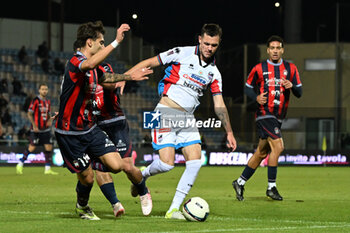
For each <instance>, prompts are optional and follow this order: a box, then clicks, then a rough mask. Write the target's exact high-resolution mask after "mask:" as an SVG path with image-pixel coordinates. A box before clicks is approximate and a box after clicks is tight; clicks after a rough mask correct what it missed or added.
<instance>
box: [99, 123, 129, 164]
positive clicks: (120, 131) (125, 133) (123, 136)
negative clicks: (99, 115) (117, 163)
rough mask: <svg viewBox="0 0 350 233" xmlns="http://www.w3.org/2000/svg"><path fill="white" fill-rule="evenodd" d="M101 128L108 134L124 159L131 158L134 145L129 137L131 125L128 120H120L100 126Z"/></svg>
mask: <svg viewBox="0 0 350 233" xmlns="http://www.w3.org/2000/svg"><path fill="white" fill-rule="evenodd" d="M99 127H100V128H101V129H102V130H103V131H105V132H106V133H107V135H108V137H109V138H110V139H111V141H112V142H113V143H114V145H115V147H116V148H117V151H118V152H119V154H120V156H121V157H122V158H125V157H130V156H131V152H132V143H131V141H130V137H129V124H128V121H127V120H125V119H124V120H119V121H115V122H112V123H108V124H103V125H99Z"/></svg>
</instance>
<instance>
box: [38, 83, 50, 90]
mask: <svg viewBox="0 0 350 233" xmlns="http://www.w3.org/2000/svg"><path fill="white" fill-rule="evenodd" d="M42 86H46V87H48V85H47V84H46V83H40V84H39V89H40V88H41V87H42Z"/></svg>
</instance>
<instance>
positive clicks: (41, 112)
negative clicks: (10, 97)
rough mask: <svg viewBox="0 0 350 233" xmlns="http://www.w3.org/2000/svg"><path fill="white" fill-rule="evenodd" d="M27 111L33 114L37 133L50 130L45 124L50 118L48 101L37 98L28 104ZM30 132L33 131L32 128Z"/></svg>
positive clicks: (49, 103)
mask: <svg viewBox="0 0 350 233" xmlns="http://www.w3.org/2000/svg"><path fill="white" fill-rule="evenodd" d="M28 111H29V112H32V113H33V118H34V123H35V124H36V125H37V126H38V128H39V131H42V132H44V131H49V130H50V127H48V126H47V122H48V121H49V120H50V117H51V116H50V112H51V102H50V100H48V99H42V98H40V97H39V96H37V97H35V98H34V99H33V100H32V102H31V103H30V105H29V108H28ZM30 130H33V126H31V128H30Z"/></svg>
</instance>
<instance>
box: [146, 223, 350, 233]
mask: <svg viewBox="0 0 350 233" xmlns="http://www.w3.org/2000/svg"><path fill="white" fill-rule="evenodd" d="M336 227H338V228H339V227H341V228H344V227H349V228H350V224H348V225H338V226H317V225H315V226H300V227H267V228H258V227H257V228H253V227H249V228H230V229H208V230H190V231H184V230H181V231H162V232H159V231H156V232H149V231H145V232H142V233H182V232H238V231H253V232H261V231H268V232H271V231H290V230H299V229H326V228H336Z"/></svg>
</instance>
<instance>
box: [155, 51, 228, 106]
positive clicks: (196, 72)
mask: <svg viewBox="0 0 350 233" xmlns="http://www.w3.org/2000/svg"><path fill="white" fill-rule="evenodd" d="M157 57H158V60H159V62H160V64H162V65H169V66H168V67H167V68H166V70H165V76H164V78H163V79H162V80H161V82H160V83H159V86H158V92H159V94H160V95H166V96H168V97H169V98H170V99H171V100H173V101H174V102H176V103H177V104H178V105H180V106H181V107H182V108H184V109H185V110H186V111H188V112H193V111H194V110H195V109H196V107H197V106H198V105H199V97H200V96H202V95H203V91H204V90H206V89H207V87H208V86H209V88H210V90H211V92H212V94H213V95H216V94H221V93H222V80H221V74H220V72H219V70H218V68H217V67H216V65H215V59H213V61H212V62H211V63H208V64H206V63H205V62H204V61H201V60H200V54H199V47H198V46H189V47H177V48H173V49H170V50H168V51H166V52H163V53H160V54H159V55H158V56H157Z"/></svg>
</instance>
